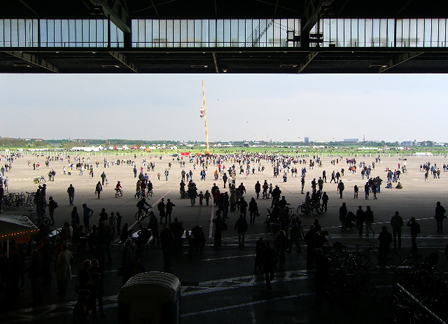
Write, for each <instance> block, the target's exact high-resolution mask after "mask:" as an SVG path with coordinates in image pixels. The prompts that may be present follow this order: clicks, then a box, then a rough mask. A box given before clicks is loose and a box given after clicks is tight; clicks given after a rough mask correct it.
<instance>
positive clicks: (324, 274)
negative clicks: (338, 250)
mask: <svg viewBox="0 0 448 324" xmlns="http://www.w3.org/2000/svg"><path fill="white" fill-rule="evenodd" d="M329 276H330V261H329V260H328V259H327V257H326V256H325V255H324V252H323V251H322V249H316V271H315V272H314V278H315V282H316V283H315V284H316V301H315V303H314V305H313V306H312V307H311V308H313V309H315V310H316V311H320V307H321V302H322V297H324V298H325V299H326V300H327V301H328V302H329V303H330V305H333V304H334V300H333V299H332V298H331V297H330V295H329V294H328V292H327V291H326V290H325V288H326V285H327V282H328V278H329Z"/></svg>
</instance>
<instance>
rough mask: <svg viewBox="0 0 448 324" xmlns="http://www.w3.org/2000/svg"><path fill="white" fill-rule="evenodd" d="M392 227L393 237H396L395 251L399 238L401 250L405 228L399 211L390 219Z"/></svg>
mask: <svg viewBox="0 0 448 324" xmlns="http://www.w3.org/2000/svg"><path fill="white" fill-rule="evenodd" d="M390 225H391V226H392V235H393V237H394V250H396V249H397V238H398V248H401V228H402V227H403V218H402V217H401V216H400V214H399V213H398V211H396V212H395V215H394V216H392V218H391V219H390Z"/></svg>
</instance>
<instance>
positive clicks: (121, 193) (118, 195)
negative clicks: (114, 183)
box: [115, 189, 123, 198]
mask: <svg viewBox="0 0 448 324" xmlns="http://www.w3.org/2000/svg"><path fill="white" fill-rule="evenodd" d="M122 196H123V189H115V198H118V197H122Z"/></svg>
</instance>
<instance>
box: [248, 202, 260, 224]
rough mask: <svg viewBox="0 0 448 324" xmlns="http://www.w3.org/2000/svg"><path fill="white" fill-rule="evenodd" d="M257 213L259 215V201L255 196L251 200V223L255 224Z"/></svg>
mask: <svg viewBox="0 0 448 324" xmlns="http://www.w3.org/2000/svg"><path fill="white" fill-rule="evenodd" d="M257 199H258V198H257ZM257 215H258V205H257V202H256V201H255V198H254V197H252V198H251V199H250V202H249V216H250V220H249V222H250V223H251V224H255V217H256V216H257Z"/></svg>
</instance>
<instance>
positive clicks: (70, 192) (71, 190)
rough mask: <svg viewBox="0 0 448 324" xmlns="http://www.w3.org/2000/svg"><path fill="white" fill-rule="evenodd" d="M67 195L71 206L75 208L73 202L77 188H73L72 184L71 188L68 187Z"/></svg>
mask: <svg viewBox="0 0 448 324" xmlns="http://www.w3.org/2000/svg"><path fill="white" fill-rule="evenodd" d="M67 194H68V202H69V204H70V206H73V201H74V200H75V188H74V187H73V185H72V184H70V187H68V189H67Z"/></svg>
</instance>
